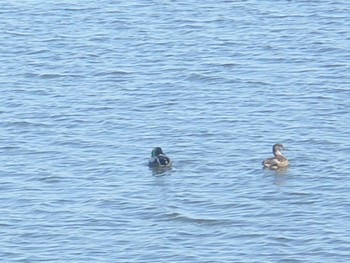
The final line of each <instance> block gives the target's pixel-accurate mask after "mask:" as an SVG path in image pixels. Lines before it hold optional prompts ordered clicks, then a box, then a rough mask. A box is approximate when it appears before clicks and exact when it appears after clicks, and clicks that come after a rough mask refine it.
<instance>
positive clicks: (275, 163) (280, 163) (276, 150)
mask: <svg viewBox="0 0 350 263" xmlns="http://www.w3.org/2000/svg"><path fill="white" fill-rule="evenodd" d="M283 148H284V146H283V144H280V143H276V144H275V145H273V147H272V152H273V154H274V157H271V158H267V159H265V160H264V161H263V162H262V165H263V166H264V167H265V168H270V169H273V170H276V169H279V168H285V167H287V166H288V165H289V162H288V159H287V158H286V157H285V156H284V155H283V154H282V153H281V149H283Z"/></svg>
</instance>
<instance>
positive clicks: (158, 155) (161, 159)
mask: <svg viewBox="0 0 350 263" xmlns="http://www.w3.org/2000/svg"><path fill="white" fill-rule="evenodd" d="M171 164H172V162H171V160H170V158H169V157H168V156H166V155H165V154H164V152H163V150H162V148H160V147H155V148H154V149H153V150H152V154H151V158H150V159H149V161H148V166H149V167H150V168H166V167H170V166H171Z"/></svg>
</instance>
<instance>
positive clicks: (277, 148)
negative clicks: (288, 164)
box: [272, 143, 284, 155]
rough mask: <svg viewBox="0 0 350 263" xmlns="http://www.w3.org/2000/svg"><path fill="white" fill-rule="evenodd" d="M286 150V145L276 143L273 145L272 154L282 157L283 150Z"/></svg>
mask: <svg viewBox="0 0 350 263" xmlns="http://www.w3.org/2000/svg"><path fill="white" fill-rule="evenodd" d="M282 149H284V145H283V144H281V143H276V144H274V145H273V147H272V152H273V153H274V155H277V154H279V155H281V150H282Z"/></svg>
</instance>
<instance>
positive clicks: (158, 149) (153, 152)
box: [152, 147, 164, 157]
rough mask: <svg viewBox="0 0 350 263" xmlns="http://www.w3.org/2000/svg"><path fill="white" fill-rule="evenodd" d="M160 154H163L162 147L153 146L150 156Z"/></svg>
mask: <svg viewBox="0 0 350 263" xmlns="http://www.w3.org/2000/svg"><path fill="white" fill-rule="evenodd" d="M160 154H164V153H163V150H162V148H160V147H155V148H154V149H153V150H152V157H157V156H158V155H160Z"/></svg>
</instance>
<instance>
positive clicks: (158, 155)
mask: <svg viewBox="0 0 350 263" xmlns="http://www.w3.org/2000/svg"><path fill="white" fill-rule="evenodd" d="M282 149H284V146H283V144H280V143H276V144H275V145H273V147H272V152H273V155H274V157H271V158H267V159H265V160H264V161H263V162H262V165H263V166H264V167H265V168H270V169H273V170H276V169H279V168H285V167H287V166H288V165H289V162H288V159H287V158H286V157H285V156H284V155H283V154H282V153H281V150H282ZM171 164H172V161H171V159H170V158H169V157H168V156H166V155H165V154H164V152H163V150H162V148H160V147H155V148H154V149H153V150H152V154H151V158H150V159H149V161H148V166H149V167H151V168H166V167H170V166H171Z"/></svg>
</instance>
